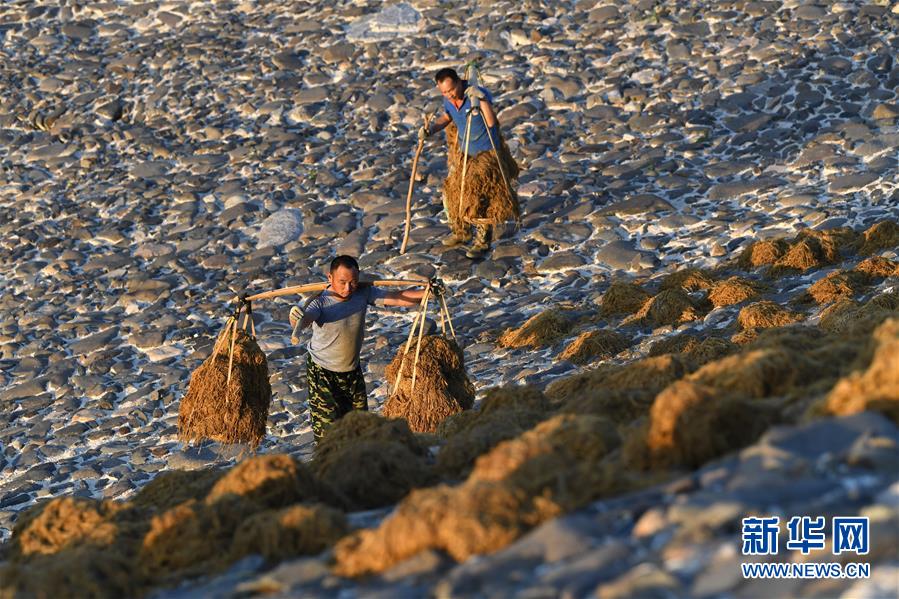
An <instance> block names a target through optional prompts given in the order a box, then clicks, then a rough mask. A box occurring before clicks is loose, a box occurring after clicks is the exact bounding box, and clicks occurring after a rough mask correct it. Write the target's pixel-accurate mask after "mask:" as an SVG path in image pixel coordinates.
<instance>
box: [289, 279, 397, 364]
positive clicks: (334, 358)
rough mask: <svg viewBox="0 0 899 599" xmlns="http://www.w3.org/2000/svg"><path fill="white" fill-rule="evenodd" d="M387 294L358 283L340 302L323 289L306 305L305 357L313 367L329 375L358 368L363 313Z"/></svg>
mask: <svg viewBox="0 0 899 599" xmlns="http://www.w3.org/2000/svg"><path fill="white" fill-rule="evenodd" d="M386 295H387V292H386V291H384V290H383V289H380V288H378V287H375V286H374V285H371V284H367V285H366V284H361V285H359V287H358V288H357V289H356V291H355V292H354V293H353V295H351V296H350V297H349V299H347V300H344V301H342V302H341V301H338V300H337V299H336V298H335V297H334V294H333V293H332V292H331V291H330V290H325V291H324V292H323V293H322V294H321V295H319V296H318V297H315V298H313V299H311V300H310V301H309V303H308V304H306V313H305V315H306V316H307V317H309V318H311V319H312V338H311V339H310V340H309V354H310V355H311V356H312V359H313V360H314V361H315V363H316V364H318V365H319V366H321V367H322V368H324V369H325V370H330V371H331V372H351V371H353V370H356V369H357V368H358V367H359V352H360V351H361V349H362V337H363V333H364V331H363V329H364V328H365V312H366V310H367V309H368V306H369V304H374V303H375V302H376V301H378V300H381V299H384V297H385V296H386Z"/></svg>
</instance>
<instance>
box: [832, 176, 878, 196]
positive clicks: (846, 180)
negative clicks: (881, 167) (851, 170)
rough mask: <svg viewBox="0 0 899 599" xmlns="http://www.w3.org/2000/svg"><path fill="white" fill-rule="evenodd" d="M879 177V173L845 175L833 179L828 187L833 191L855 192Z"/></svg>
mask: <svg viewBox="0 0 899 599" xmlns="http://www.w3.org/2000/svg"><path fill="white" fill-rule="evenodd" d="M879 178H880V177H878V175H876V174H872V173H858V174H852V175H843V176H839V177H834V178H833V179H831V180H830V184H829V185H828V186H827V189H828V191H830V192H831V193H853V192H855V191H858V190H859V189H861V188H862V187H864V186H866V185H868V184H869V183H873V182H874V181H876V180H877V179H879Z"/></svg>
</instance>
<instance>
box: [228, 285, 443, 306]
mask: <svg viewBox="0 0 899 599" xmlns="http://www.w3.org/2000/svg"><path fill="white" fill-rule="evenodd" d="M360 283H370V284H372V285H374V286H375V287H408V286H410V285H427V284H428V281H427V280H426V279H382V280H378V281H360ZM327 288H328V284H327V283H308V284H306V285H294V286H292V287H282V288H281V289H274V290H272V291H263V292H261V293H256V294H254V295H249V296H247V297H245V298H243V299H244V300H246V301H248V302H255V301H256V300H263V299H272V298H275V297H283V296H285V295H300V294H302V293H313V292H315V291H324V290H325V289H327Z"/></svg>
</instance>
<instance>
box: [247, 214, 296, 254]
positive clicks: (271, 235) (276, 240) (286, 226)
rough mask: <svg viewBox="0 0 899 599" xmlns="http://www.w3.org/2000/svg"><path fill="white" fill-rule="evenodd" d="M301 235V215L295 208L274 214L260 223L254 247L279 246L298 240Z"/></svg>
mask: <svg viewBox="0 0 899 599" xmlns="http://www.w3.org/2000/svg"><path fill="white" fill-rule="evenodd" d="M302 233H303V215H302V213H301V212H300V211H299V210H297V209H295V208H286V209H284V210H279V211H278V212H275V213H274V214H272V215H271V216H269V217H268V218H266V219H265V220H264V221H263V222H262V226H261V227H260V229H259V231H258V232H257V233H256V235H255V237H256V247H259V248H263V247H268V246H280V245H284V244H285V243H290V242H291V241H296V240H297V239H299V237H300V235H301V234H302Z"/></svg>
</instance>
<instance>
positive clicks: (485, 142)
mask: <svg viewBox="0 0 899 599" xmlns="http://www.w3.org/2000/svg"><path fill="white" fill-rule="evenodd" d="M463 83H464V84H465V85H464V89H467V88H468V81H463ZM478 89H479V90H481V93H482V94H483V95H484V99H485V100H486V101H487V102H488V103H489V104H490V105H491V106H492V105H493V96H492V95H491V94H490V92H489V91H487V90H486V89H484V88H483V87H481V86H478ZM470 107H471V100H469V99H468V98H467V97H466V98H465V101H464V102H463V103H462V106H460V107H459V108H458V109H456V107H455V106H453V103H452V102H450V101H449V100H447V99H446V98H444V99H443V108H444V110H446V113H447V114H448V115H449V116H450V118H451V119H453V122H454V123H456V129H457V130H458V131H459V135H458V140H459V151H460V152H464V151H465V127H466V123H467V120H468V109H469V108H470ZM490 135H491V136H492V137H493V143H494V144H496V146H497V149H498V148H499V128H498V127H497V126H496V125H494V126H493V127H491V128H490ZM492 148H493V146H492V145H490V138H489V137H487V123H486V122H485V121H484V115H483V114H481V112H480V111H478V115H477V116H473V115H472V117H471V133H469V141H468V155H469V156H477V155H478V154H480V153H481V152H486V151H488V150H490V149H492Z"/></svg>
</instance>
